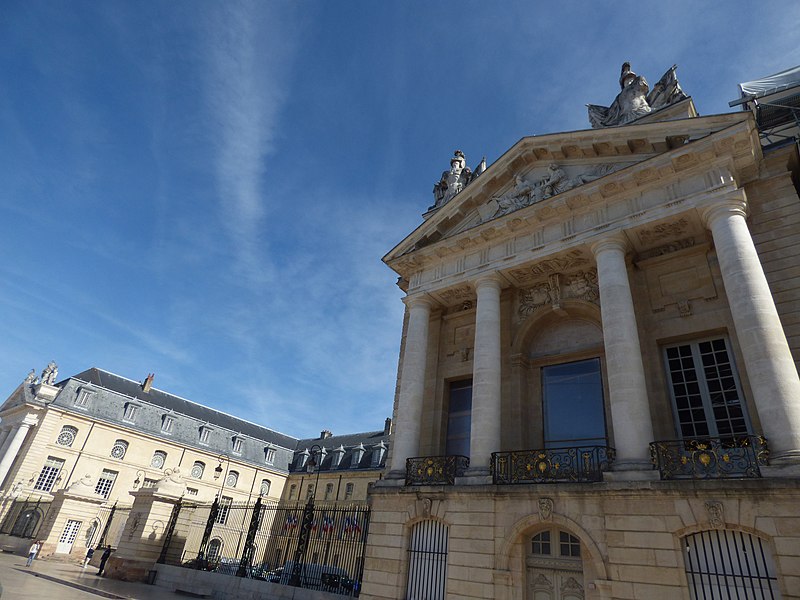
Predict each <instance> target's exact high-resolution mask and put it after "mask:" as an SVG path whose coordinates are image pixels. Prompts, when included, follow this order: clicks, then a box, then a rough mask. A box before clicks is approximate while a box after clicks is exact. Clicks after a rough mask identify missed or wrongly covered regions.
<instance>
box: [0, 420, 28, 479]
mask: <svg viewBox="0 0 800 600" xmlns="http://www.w3.org/2000/svg"><path fill="white" fill-rule="evenodd" d="M36 423H37V420H36V417H31V416H27V417H25V419H23V421H22V423H20V424H19V426H18V427H17V429H15V430H13V431H12V432H11V433H9V435H8V438H7V439H6V443H5V446H6V448H5V453H4V454H3V458H2V459H0V485H2V483H3V480H4V479H5V478H6V475H8V471H9V469H11V465H12V463H13V462H14V459H15V458H16V457H17V453H18V452H19V449H20V448H21V447H22V443H23V442H24V441H25V436H27V435H28V430H29V429H30V428H31V427H32V426H33V425H36Z"/></svg>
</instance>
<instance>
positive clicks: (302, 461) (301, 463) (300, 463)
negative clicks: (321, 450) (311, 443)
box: [297, 448, 311, 469]
mask: <svg viewBox="0 0 800 600" xmlns="http://www.w3.org/2000/svg"><path fill="white" fill-rule="evenodd" d="M310 456H311V454H310V453H309V451H308V448H306V449H305V450H303V451H302V452H301V453H300V458H298V459H297V468H298V469H305V468H306V465H307V464H308V458H309V457H310Z"/></svg>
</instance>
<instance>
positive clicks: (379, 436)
mask: <svg viewBox="0 0 800 600" xmlns="http://www.w3.org/2000/svg"><path fill="white" fill-rule="evenodd" d="M381 442H383V445H384V446H385V447H386V448H387V449H388V447H389V434H388V433H386V431H385V430H379V431H366V432H363V433H348V434H345V435H332V436H329V437H326V438H308V439H304V440H298V442H297V447H296V450H295V453H294V458H293V460H292V464H291V465H290V468H289V470H290V471H291V472H300V471H303V470H304V468H305V467H302V466H300V465H301V456H302V454H303V452H305V450H309V452H310V451H311V447H312V446H313V445H314V444H316V445H317V446H321V447H322V448H324V449H325V451H326V452H327V454H326V455H325V458H324V459H323V461H322V465H321V467H320V471H323V472H325V471H340V470H342V471H343V470H348V469H368V468H383V467H384V466H385V463H386V455H387V452H384V453H383V457H382V459H381V462H380V464H379V465H377V466H373V464H372V457H373V453H374V451H375V446H377V445H378V444H380V443H381ZM360 446H363V447H364V454H363V456H362V457H361V460H360V461H359V462H358V464H357V465H353V464H352V459H353V453H354V452H355V450H356V449H357V448H359V447H360ZM340 447H343V448H344V455H343V456H342V459H341V461H340V462H339V464H338V466H334V464H333V458H334V450H336V449H337V448H340Z"/></svg>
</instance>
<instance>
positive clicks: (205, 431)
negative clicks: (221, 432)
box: [199, 425, 212, 445]
mask: <svg viewBox="0 0 800 600" xmlns="http://www.w3.org/2000/svg"><path fill="white" fill-rule="evenodd" d="M211 431H212V429H211V427H206V426H205V425H203V426H202V427H201V428H200V433H199V440H200V443H201V444H206V445H207V444H208V443H209V441H210V440H211Z"/></svg>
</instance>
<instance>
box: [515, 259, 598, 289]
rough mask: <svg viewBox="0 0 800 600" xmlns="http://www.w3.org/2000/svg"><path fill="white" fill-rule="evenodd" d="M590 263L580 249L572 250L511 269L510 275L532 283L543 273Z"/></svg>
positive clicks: (547, 273) (562, 270)
mask: <svg viewBox="0 0 800 600" xmlns="http://www.w3.org/2000/svg"><path fill="white" fill-rule="evenodd" d="M588 264H590V262H589V259H588V258H586V256H584V254H583V252H581V251H580V250H572V251H570V252H567V253H566V254H562V255H561V256H557V257H555V258H548V259H546V260H543V261H540V262H538V263H536V264H535V265H533V266H530V267H520V268H518V269H513V270H512V271H511V273H510V274H511V276H512V277H514V279H516V280H517V281H518V282H519V283H521V284H523V285H524V284H526V283H532V282H534V281H536V280H537V279H539V278H541V277H542V276H543V275H549V274H551V273H563V272H564V271H569V270H571V269H574V268H576V267H580V266H583V265H588Z"/></svg>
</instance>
